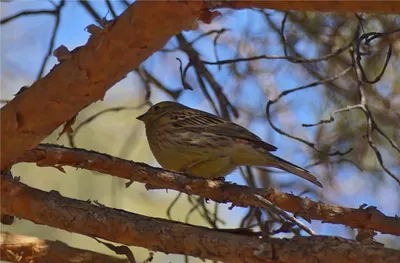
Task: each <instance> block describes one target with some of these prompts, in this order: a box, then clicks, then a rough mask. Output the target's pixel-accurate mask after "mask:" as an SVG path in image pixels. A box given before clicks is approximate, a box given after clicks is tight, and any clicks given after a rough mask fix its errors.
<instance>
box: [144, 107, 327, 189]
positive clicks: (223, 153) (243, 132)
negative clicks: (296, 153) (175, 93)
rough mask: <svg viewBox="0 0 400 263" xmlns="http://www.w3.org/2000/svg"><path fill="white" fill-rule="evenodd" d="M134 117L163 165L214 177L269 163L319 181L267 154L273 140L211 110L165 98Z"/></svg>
mask: <svg viewBox="0 0 400 263" xmlns="http://www.w3.org/2000/svg"><path fill="white" fill-rule="evenodd" d="M137 119H138V120H140V121H143V122H144V123H145V126H146V135H147V140H148V142H149V145H150V149H151V151H152V152H153V154H154V157H155V158H156V160H157V161H158V162H159V164H160V165H161V166H162V167H163V168H165V169H169V170H173V171H177V172H184V173H187V174H189V175H193V176H196V177H203V178H219V177H223V176H225V175H227V174H229V173H230V172H232V171H233V170H234V169H236V168H237V167H238V166H242V165H248V166H269V167H274V168H279V169H281V170H285V171H287V172H289V173H292V174H295V175H297V176H300V177H301V178H304V179H306V180H308V181H310V182H312V183H314V184H316V185H317V186H319V187H322V184H321V183H320V182H319V181H318V179H317V178H316V177H315V176H313V175H312V174H311V173H310V172H309V171H307V170H305V169H303V168H301V167H299V166H297V165H294V164H292V163H289V162H288V161H285V160H284V159H282V158H279V157H277V156H275V155H273V154H271V153H270V152H271V151H275V150H276V149H277V148H276V147H275V146H273V145H271V144H268V143H266V142H264V141H262V140H261V138H260V137H258V136H257V135H255V134H253V133H251V132H250V131H248V130H247V129H245V128H243V127H242V126H240V125H238V124H235V123H233V122H230V121H226V120H224V119H221V118H219V117H217V116H215V115H212V114H210V113H207V112H204V111H200V110H196V109H192V108H189V107H186V106H184V105H182V104H179V103H176V102H171V101H164V102H160V103H157V104H156V105H154V106H152V107H151V108H150V109H149V110H148V111H147V112H146V113H145V114H143V115H141V116H139V117H137Z"/></svg>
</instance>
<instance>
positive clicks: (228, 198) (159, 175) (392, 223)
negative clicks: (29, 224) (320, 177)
mask: <svg viewBox="0 0 400 263" xmlns="http://www.w3.org/2000/svg"><path fill="white" fill-rule="evenodd" d="M17 162H34V163H36V164H37V165H38V166H50V167H56V168H60V169H62V166H64V165H67V166H72V167H76V168H82V169H87V170H91V171H97V172H101V173H105V174H109V175H113V176H117V177H120V178H125V179H128V180H131V182H132V181H137V182H141V183H145V184H146V187H147V188H148V189H173V190H176V191H180V192H183V193H186V194H196V195H199V196H202V197H205V198H208V199H211V200H214V201H216V202H220V203H227V202H231V203H232V206H245V207H247V206H254V207H263V208H268V207H267V206H265V204H263V203H262V202H260V201H259V200H258V198H257V197H256V196H255V195H260V196H262V197H263V198H265V199H267V200H268V201H270V202H271V203H273V204H275V205H277V206H278V207H280V208H281V209H284V210H286V211H289V212H291V213H293V214H294V215H296V216H301V217H303V218H305V219H306V220H310V219H316V220H322V221H323V222H326V223H333V224H343V225H346V226H349V227H352V228H360V229H370V230H375V231H380V232H382V233H387V234H393V235H400V218H399V217H390V216H386V215H384V214H383V213H382V212H380V211H379V210H377V209H376V208H375V207H368V208H366V209H361V208H359V209H354V208H347V207H340V206H335V205H328V204H324V203H322V202H315V201H312V200H311V199H308V198H301V197H298V196H295V195H292V194H285V193H281V192H278V191H276V190H275V189H272V188H271V189H263V188H250V187H248V186H242V185H235V184H230V183H224V182H221V181H218V180H207V179H202V178H194V177H188V176H186V175H182V174H179V173H174V172H170V171H166V170H162V169H159V168H154V167H151V166H148V165H146V164H143V163H136V162H132V161H128V160H124V159H121V158H117V157H114V156H110V155H106V154H101V153H97V152H94V151H87V150H84V149H76V148H75V149H71V148H66V147H63V146H57V145H51V144H41V145H39V146H38V147H37V148H35V149H33V150H31V151H29V152H26V153H25V154H24V155H23V156H22V157H21V158H19V159H18V160H17ZM131 182H129V183H127V184H128V185H129V184H130V183H131Z"/></svg>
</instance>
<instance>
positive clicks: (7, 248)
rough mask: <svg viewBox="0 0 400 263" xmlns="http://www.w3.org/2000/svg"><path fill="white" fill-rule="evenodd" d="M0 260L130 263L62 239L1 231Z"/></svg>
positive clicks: (61, 262) (57, 262) (59, 262)
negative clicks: (80, 247)
mask: <svg viewBox="0 0 400 263" xmlns="http://www.w3.org/2000/svg"><path fill="white" fill-rule="evenodd" d="M0 260H2V261H7V262H31V263H34V262H54V263H65V262H71V263H89V262H94V263H102V262H104V263H106V262H107V263H129V261H128V259H121V258H116V257H112V256H109V255H105V254H100V253H97V252H93V251H89V250H83V249H78V248H73V247H70V246H68V245H67V244H65V243H63V242H60V241H50V240H45V239H41V238H37V237H28V236H23V235H15V234H10V233H7V232H1V233H0Z"/></svg>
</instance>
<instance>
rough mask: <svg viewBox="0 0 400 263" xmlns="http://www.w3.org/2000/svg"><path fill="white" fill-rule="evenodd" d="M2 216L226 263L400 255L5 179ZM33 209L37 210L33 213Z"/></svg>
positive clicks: (396, 258)
mask: <svg viewBox="0 0 400 263" xmlns="http://www.w3.org/2000/svg"><path fill="white" fill-rule="evenodd" d="M0 183H1V209H2V212H3V213H7V214H10V215H13V216H17V217H20V218H24V219H27V220H30V221H33V222H34V223H37V224H45V225H49V226H53V227H57V228H60V229H64V230H67V231H70V232H76V233H80V234H84V235H88V236H96V237H99V238H103V239H106V240H109V241H113V242H117V243H121V244H125V245H134V246H140V247H144V248H148V249H151V250H155V251H161V252H165V253H175V254H185V255H190V256H195V257H200V258H208V259H214V260H221V261H224V262H240V263H242V262H301V263H302V262H312V261H315V262H320V263H324V262H355V263H361V262H388V263H391V262H393V263H394V262H398V261H399V260H400V251H396V250H393V249H388V248H383V247H382V246H381V245H368V246H363V245H362V244H360V243H358V242H356V241H352V240H347V239H344V238H339V237H324V236H313V237H296V238H294V239H276V238H269V239H261V238H259V237H254V236H246V235H243V234H238V233H235V234H233V233H229V232H226V231H221V230H212V229H208V228H205V227H198V226H192V225H189V224H183V223H179V222H173V221H168V220H165V219H157V218H151V217H146V216H142V215H138V214H134V213H129V212H126V211H123V210H118V209H112V208H108V207H105V206H96V205H93V204H90V203H89V202H85V201H79V200H75V199H71V198H66V197H62V196H61V195H60V194H59V193H58V192H54V191H52V192H50V193H48V192H45V191H41V190H38V189H35V188H31V187H29V186H27V185H24V184H22V183H20V182H17V181H16V180H14V179H5V178H4V176H3V177H2V178H1V179H0ZM33 208H34V209H33Z"/></svg>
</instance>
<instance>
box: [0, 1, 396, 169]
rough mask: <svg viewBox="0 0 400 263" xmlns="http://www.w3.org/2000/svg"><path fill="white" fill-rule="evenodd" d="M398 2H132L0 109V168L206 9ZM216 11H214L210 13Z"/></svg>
mask: <svg viewBox="0 0 400 263" xmlns="http://www.w3.org/2000/svg"><path fill="white" fill-rule="evenodd" d="M399 6H400V2H399V3H398V2H396V1H393V2H385V4H381V3H380V2H376V1H375V2H374V1H365V2H363V1H361V2H360V1H237V2H234V1H215V2H213V3H210V2H205V1H179V2H178V1H151V2H146V1H140V0H139V1H136V2H135V3H134V4H132V5H131V6H130V7H128V8H127V9H126V11H125V12H124V13H123V14H122V15H121V16H119V17H118V18H117V19H115V20H114V21H112V22H111V23H108V24H107V25H105V28H104V29H100V28H97V29H96V28H95V27H93V26H92V27H89V28H88V31H90V32H91V33H92V35H91V37H90V39H89V41H88V42H87V44H86V45H84V46H82V47H80V48H79V49H77V50H76V51H75V52H73V53H71V57H70V58H69V59H68V60H66V61H63V62H62V63H61V64H59V65H57V66H56V67H55V68H54V69H53V70H52V71H51V72H50V73H49V74H47V76H45V77H44V78H42V79H40V80H38V81H37V82H35V83H34V84H33V85H32V86H31V87H30V88H29V89H26V90H25V91H24V92H22V93H21V94H19V95H18V96H16V97H15V98H14V99H13V100H12V101H11V102H9V103H8V104H7V105H5V106H4V107H3V108H2V109H1V123H0V124H1V141H2V144H1V146H0V147H1V156H0V158H1V159H0V169H1V170H5V169H6V168H8V167H9V165H10V163H11V161H12V160H14V159H15V158H16V157H18V156H21V154H22V153H23V152H24V151H26V150H29V149H31V148H33V147H35V146H36V145H37V144H39V143H40V142H41V141H42V140H43V139H44V138H46V137H47V136H48V135H49V134H50V133H51V132H53V131H54V130H55V129H56V128H57V127H58V126H60V125H61V124H62V123H64V122H65V121H68V120H70V119H72V118H73V117H74V116H75V115H76V114H77V113H78V112H79V111H80V110H82V109H83V108H85V107H87V106H88V105H89V104H91V103H93V102H95V101H97V100H99V99H102V98H103V97H104V94H105V92H106V91H107V90H108V89H109V88H110V87H111V86H113V85H114V84H115V83H116V82H118V81H120V80H121V79H122V78H124V76H125V75H126V74H127V73H128V72H129V71H131V70H132V69H134V68H136V67H138V66H139V64H140V63H142V62H143V61H144V60H145V59H146V58H148V57H149V56H150V55H151V54H152V53H154V52H156V51H157V50H159V49H160V48H161V47H162V46H164V45H165V44H166V42H167V41H168V40H169V39H170V38H171V37H172V36H174V35H175V34H177V33H179V32H181V31H183V30H187V29H190V28H193V26H195V23H196V18H198V17H200V18H201V19H202V20H205V21H207V20H210V19H211V18H212V17H213V14H210V13H207V12H203V11H204V10H206V8H207V7H232V8H250V7H259V8H276V9H281V10H288V9H290V10H314V11H317V10H318V11H340V12H343V11H347V12H387V13H398V12H400V7H399ZM214 14H215V13H214Z"/></svg>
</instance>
